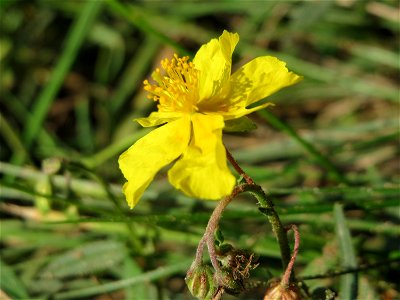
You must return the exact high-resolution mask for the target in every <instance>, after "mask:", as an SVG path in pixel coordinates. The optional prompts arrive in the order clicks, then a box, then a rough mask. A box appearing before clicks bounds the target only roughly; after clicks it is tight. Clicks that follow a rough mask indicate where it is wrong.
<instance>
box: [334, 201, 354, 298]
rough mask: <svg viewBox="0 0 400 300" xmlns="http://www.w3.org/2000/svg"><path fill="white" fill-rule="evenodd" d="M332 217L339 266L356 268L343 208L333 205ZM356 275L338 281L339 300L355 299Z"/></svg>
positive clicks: (339, 205)
mask: <svg viewBox="0 0 400 300" xmlns="http://www.w3.org/2000/svg"><path fill="white" fill-rule="evenodd" d="M333 212H334V217H335V221H336V235H337V238H338V240H339V247H340V258H341V264H342V267H344V268H357V261H356V255H355V253H354V247H353V243H352V239H351V234H350V230H349V228H348V226H347V222H346V217H345V216H344V213H343V206H342V205H341V204H339V203H335V205H334V208H333ZM357 277H358V276H357V273H354V274H346V275H343V276H342V277H341V278H340V279H341V280H340V290H339V296H340V299H357V291H358V278H357Z"/></svg>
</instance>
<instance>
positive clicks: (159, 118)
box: [135, 111, 182, 127]
mask: <svg viewBox="0 0 400 300" xmlns="http://www.w3.org/2000/svg"><path fill="white" fill-rule="evenodd" d="M181 117H182V113H179V112H158V111H155V112H152V113H151V114H150V115H149V116H148V117H147V118H137V119H135V121H136V122H138V123H139V124H140V125H142V126H143V127H152V126H158V125H161V124H164V123H168V122H171V121H174V120H176V119H179V118H181Z"/></svg>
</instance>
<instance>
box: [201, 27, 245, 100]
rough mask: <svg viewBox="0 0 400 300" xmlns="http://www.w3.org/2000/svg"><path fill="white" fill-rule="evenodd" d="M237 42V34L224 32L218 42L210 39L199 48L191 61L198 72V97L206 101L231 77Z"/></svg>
mask: <svg viewBox="0 0 400 300" xmlns="http://www.w3.org/2000/svg"><path fill="white" fill-rule="evenodd" d="M238 41H239V35H238V34H237V33H230V32H228V31H225V30H224V32H223V33H222V35H221V36H220V38H219V40H217V39H212V40H211V41H210V42H208V43H207V44H205V45H203V46H201V48H200V49H199V51H198V52H197V53H196V56H195V57H194V59H193V63H194V66H195V68H196V69H197V70H199V71H200V75H199V76H200V77H199V97H200V101H201V100H207V99H209V98H211V97H212V96H214V95H216V94H217V93H218V92H219V90H220V89H221V88H222V86H223V85H224V84H225V83H226V82H227V81H228V79H229V76H230V75H231V66H232V53H233V50H234V49H235V46H236V44H237V43H238Z"/></svg>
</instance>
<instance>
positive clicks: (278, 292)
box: [264, 282, 302, 300]
mask: <svg viewBox="0 0 400 300" xmlns="http://www.w3.org/2000/svg"><path fill="white" fill-rule="evenodd" d="M301 299H302V296H301V292H300V290H299V288H298V287H297V286H296V285H294V284H291V285H290V286H289V287H288V288H285V287H283V286H282V285H281V284H280V282H275V283H273V284H272V285H271V286H270V287H269V288H268V289H267V292H266V293H265V296H264V300H301Z"/></svg>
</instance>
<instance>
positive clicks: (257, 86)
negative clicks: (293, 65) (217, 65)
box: [229, 56, 302, 107]
mask: <svg viewBox="0 0 400 300" xmlns="http://www.w3.org/2000/svg"><path fill="white" fill-rule="evenodd" d="M301 79H302V77H301V76H298V75H296V74H295V73H293V72H289V70H288V69H287V68H286V63H284V62H283V61H280V60H279V59H277V58H276V57H272V56H261V57H257V58H255V59H253V60H252V61H250V62H249V63H247V64H245V65H244V66H243V67H241V68H239V69H238V70H237V71H236V72H235V73H234V74H233V75H232V77H231V78H230V82H229V84H230V87H231V90H230V96H229V98H230V101H231V102H232V103H235V104H239V105H241V106H243V107H246V106H248V105H250V104H252V103H254V102H256V101H258V100H261V99H263V98H265V97H267V96H269V95H271V94H273V93H275V92H276V91H278V90H280V89H282V88H284V87H286V86H289V85H292V84H295V83H297V82H299V81H300V80H301Z"/></svg>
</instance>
